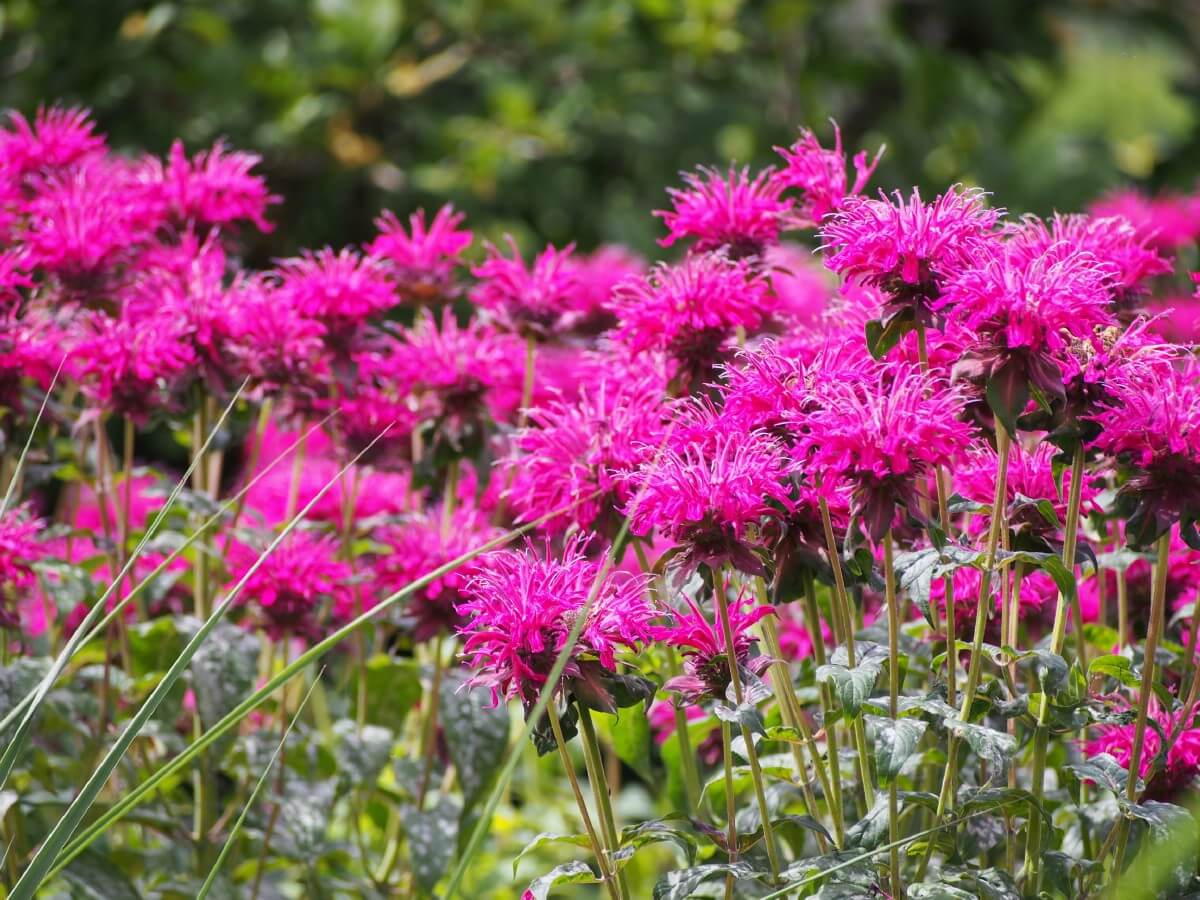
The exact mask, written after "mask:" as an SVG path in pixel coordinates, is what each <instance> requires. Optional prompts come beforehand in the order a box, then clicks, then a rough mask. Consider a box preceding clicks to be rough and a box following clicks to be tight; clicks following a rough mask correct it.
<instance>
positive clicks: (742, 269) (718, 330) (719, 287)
mask: <svg viewBox="0 0 1200 900" xmlns="http://www.w3.org/2000/svg"><path fill="white" fill-rule="evenodd" d="M612 305H613V311H614V312H615V313H616V315H617V318H618V319H619V320H620V324H619V325H618V326H617V328H616V330H615V331H614V333H613V336H614V339H615V340H616V341H618V342H619V343H621V344H623V345H624V346H625V347H627V348H628V349H629V351H630V352H632V353H640V352H644V351H646V350H655V351H661V352H664V353H666V354H667V355H668V356H669V357H670V358H671V359H672V360H674V361H675V362H676V364H677V365H678V367H679V369H680V373H681V375H682V377H683V378H684V380H685V381H687V383H688V385H689V386H691V387H694V386H696V384H697V383H702V382H703V381H704V379H705V378H706V377H708V376H709V375H710V374H711V371H712V367H713V366H714V365H715V364H716V363H718V362H720V361H721V359H722V356H723V355H724V352H725V347H726V344H727V342H728V341H729V340H730V338H731V337H732V336H733V335H734V333H735V332H736V330H737V329H738V328H739V327H740V328H743V329H745V330H746V331H747V332H750V331H753V330H755V329H756V328H758V326H759V325H760V324H761V323H762V321H763V319H764V318H765V317H767V316H769V315H770V313H771V312H772V309H773V305H774V298H773V296H772V294H771V292H770V285H769V284H768V282H767V281H766V279H765V278H763V277H762V276H761V275H758V274H755V273H754V271H753V270H752V269H751V268H750V266H749V264H748V263H747V261H746V260H738V261H731V260H729V259H728V258H726V257H724V256H721V255H718V254H710V255H698V254H693V255H691V256H689V257H687V258H686V259H685V260H683V261H682V262H680V263H679V264H678V265H674V266H668V265H658V266H656V267H655V268H654V269H653V270H652V271H651V272H650V273H649V274H648V275H647V276H645V277H644V278H635V279H632V280H629V281H625V282H623V283H622V284H621V285H619V286H618V287H617V288H616V290H615V291H614V292H613V297H612Z"/></svg>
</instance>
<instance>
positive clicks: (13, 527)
mask: <svg viewBox="0 0 1200 900" xmlns="http://www.w3.org/2000/svg"><path fill="white" fill-rule="evenodd" d="M44 528H45V523H44V522H42V521H40V520H39V519H37V518H36V517H35V516H34V515H33V514H32V512H30V510H29V509H28V508H26V507H24V506H16V507H13V508H12V509H10V510H8V511H7V512H5V513H3V514H0V629H4V630H6V631H12V630H15V629H17V628H18V627H20V619H19V617H18V615H17V603H18V602H19V601H20V600H21V598H22V596H23V595H24V594H25V593H27V592H28V591H29V590H30V588H31V587H32V586H33V585H34V584H35V582H36V581H37V576H36V575H35V574H34V569H33V567H34V564H35V563H36V562H37V561H38V560H40V559H42V558H43V557H44V556H46V547H45V546H44V545H43V544H42V543H41V542H40V541H39V539H38V536H39V534H41V532H42V531H43V530H44ZM0 639H5V640H6V638H0Z"/></svg>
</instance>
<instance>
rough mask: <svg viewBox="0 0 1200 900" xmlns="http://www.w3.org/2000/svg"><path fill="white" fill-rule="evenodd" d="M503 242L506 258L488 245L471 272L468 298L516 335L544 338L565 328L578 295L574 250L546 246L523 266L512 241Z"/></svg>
mask: <svg viewBox="0 0 1200 900" xmlns="http://www.w3.org/2000/svg"><path fill="white" fill-rule="evenodd" d="M507 242H508V250H509V253H510V254H511V258H510V257H508V256H505V255H504V254H503V253H501V252H500V250H499V249H498V248H496V247H495V246H493V245H491V244H488V245H487V255H488V256H487V259H486V260H484V262H483V263H482V264H481V265H478V266H476V267H475V268H473V269H472V270H471V274H472V275H474V276H475V277H476V278H478V279H479V284H477V285H476V286H475V288H474V289H473V290H472V291H471V299H472V300H473V301H474V302H475V303H476V304H477V305H478V306H479V307H481V308H482V309H484V310H486V311H487V312H488V313H490V314H491V315H492V316H493V317H494V318H495V319H496V321H497V322H498V323H500V325H502V326H503V327H504V328H507V329H508V330H510V331H514V332H516V333H517V334H521V335H525V336H530V335H532V336H534V337H537V338H546V337H549V336H550V335H553V334H556V333H557V332H560V331H563V330H564V329H566V328H568V327H569V326H570V325H571V324H572V323H573V321H574V318H575V314H574V309H575V295H576V293H577V291H578V290H579V276H578V272H577V270H576V264H575V260H574V258H573V254H574V252H575V245H574V244H570V245H568V246H566V247H564V248H563V249H562V250H556V249H555V248H554V247H552V246H549V245H547V246H546V249H545V250H543V251H542V252H541V253H539V254H538V256H537V258H536V259H534V261H533V265H531V266H526V265H525V261H524V260H523V259H522V258H521V252H520V250H518V249H517V243H516V241H514V240H513V239H512V237H508V238H507Z"/></svg>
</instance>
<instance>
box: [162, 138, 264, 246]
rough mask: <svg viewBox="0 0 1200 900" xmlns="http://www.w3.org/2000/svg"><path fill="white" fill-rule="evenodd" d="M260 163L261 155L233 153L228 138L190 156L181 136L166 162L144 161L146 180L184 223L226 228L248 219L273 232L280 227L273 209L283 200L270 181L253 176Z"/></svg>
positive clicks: (176, 217)
mask: <svg viewBox="0 0 1200 900" xmlns="http://www.w3.org/2000/svg"><path fill="white" fill-rule="evenodd" d="M260 162H262V157H261V156H259V155H258V154H257V153H247V152H245V151H242V150H232V151H231V150H229V149H228V148H227V147H226V146H225V142H224V141H217V142H216V143H215V144H213V146H212V148H211V149H209V150H202V151H200V152H199V153H197V154H196V155H195V156H194V157H192V158H191V159H188V157H187V153H186V152H185V151H184V148H183V141H178V140H177V141H175V142H174V143H173V144H172V145H171V152H170V154H169V155H168V157H167V163H166V165H165V166H164V165H163V164H162V163H161V162H159V161H158V160H157V159H154V158H153V157H151V158H149V159H147V160H146V161H145V162H144V163H143V165H144V166H145V175H144V178H145V179H146V180H147V181H148V182H149V183H150V184H151V185H152V186H153V189H155V190H157V191H159V192H160V193H161V196H162V198H163V200H164V201H165V202H166V204H167V208H168V210H169V211H170V215H171V217H172V218H174V219H176V220H177V221H179V222H183V223H194V224H203V225H218V226H223V225H231V224H233V223H235V222H240V221H243V220H244V221H248V222H253V223H254V225H255V226H256V227H257V228H258V230H259V231H264V232H269V231H271V230H272V228H273V227H274V226H272V225H271V223H269V222H268V221H267V220H266V211H267V207H268V206H271V205H273V204H276V203H279V202H280V201H281V200H282V198H281V197H279V196H277V195H275V194H272V193H270V192H269V191H268V190H267V182H266V179H264V178H263V177H262V176H261V175H255V174H253V170H254V168H255V166H257V165H258V164H259V163H260Z"/></svg>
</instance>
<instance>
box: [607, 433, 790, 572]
mask: <svg viewBox="0 0 1200 900" xmlns="http://www.w3.org/2000/svg"><path fill="white" fill-rule="evenodd" d="M788 468H789V466H788V463H787V460H786V459H785V457H784V454H783V449H782V447H781V446H780V444H779V442H778V441H776V440H775V439H774V438H772V437H770V436H769V435H767V434H766V433H765V432H761V431H755V432H749V433H743V432H736V431H730V432H717V433H715V434H714V435H713V436H712V437H711V439H709V440H707V441H705V442H704V443H698V442H694V441H689V442H688V443H687V444H684V445H682V446H675V447H666V448H663V450H662V451H661V452H658V453H656V454H655V455H654V457H653V458H652V459H651V460H650V461H648V462H647V463H645V464H644V465H643V466H642V467H641V468H640V469H638V470H637V471H636V472H634V473H633V474H632V475H630V477H629V489H630V496H631V499H630V500H629V502H628V503H627V504H626V505H625V507H624V510H623V511H624V512H625V514H626V515H628V516H629V517H630V523H629V527H630V531H632V532H633V533H634V534H636V535H647V534H649V533H650V532H651V531H652V530H654V529H657V530H658V532H659V533H660V534H661V535H662V536H664V537H666V538H667V539H669V540H671V541H673V542H674V543H675V544H676V545H677V547H678V549H679V552H680V553H681V576H686V575H687V574H688V573H690V572H692V571H694V570H695V569H696V567H697V566H698V565H700V564H701V563H703V564H705V565H707V566H709V567H710V568H716V567H718V566H720V565H723V564H724V563H727V562H728V563H731V564H732V565H734V566H736V567H737V568H738V569H740V570H742V571H743V572H748V573H751V574H754V575H761V574H763V572H764V568H763V564H762V561H761V560H760V559H759V557H758V555H757V554H756V553H755V550H754V546H755V541H757V540H758V531H759V529H760V528H761V526H762V524H763V523H764V521H765V520H766V519H768V518H773V517H778V516H780V515H781V514H782V513H783V512H785V511H786V510H787V508H788V504H789V503H790V499H789V494H788V490H787V487H786V484H785V481H786V478H787V475H788Z"/></svg>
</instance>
